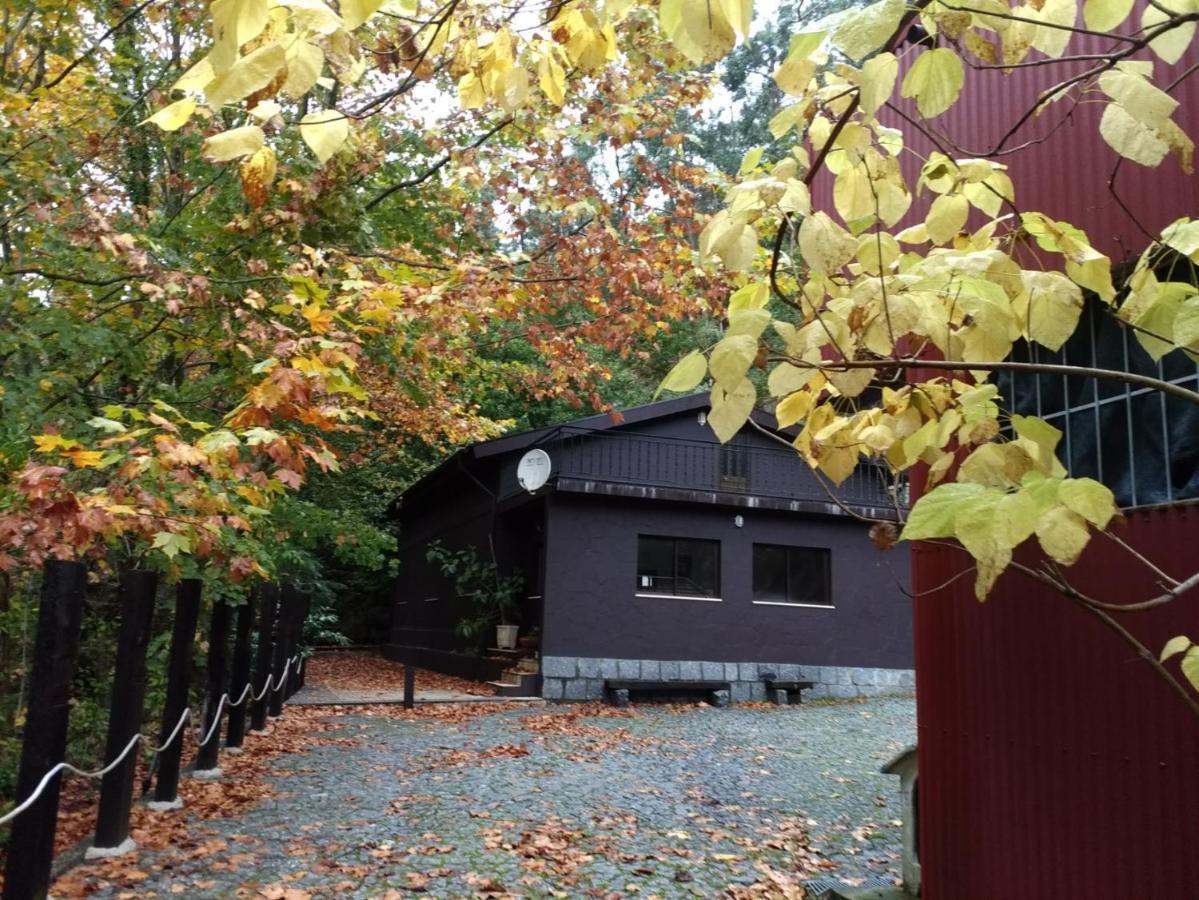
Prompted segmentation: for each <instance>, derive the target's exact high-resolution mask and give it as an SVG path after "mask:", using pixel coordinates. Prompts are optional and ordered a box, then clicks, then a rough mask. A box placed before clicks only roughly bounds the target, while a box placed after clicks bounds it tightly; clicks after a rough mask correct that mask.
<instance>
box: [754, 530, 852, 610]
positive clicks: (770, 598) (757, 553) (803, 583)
mask: <svg viewBox="0 0 1199 900" xmlns="http://www.w3.org/2000/svg"><path fill="white" fill-rule="evenodd" d="M830 556H831V554H830V553H829V551H828V549H827V548H824V547H788V546H783V545H780V544H754V560H753V563H754V603H762V604H768V605H779V606H832V605H833V589H832V572H831V570H832V566H831V560H830Z"/></svg>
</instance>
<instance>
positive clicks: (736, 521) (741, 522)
mask: <svg viewBox="0 0 1199 900" xmlns="http://www.w3.org/2000/svg"><path fill="white" fill-rule="evenodd" d="M733 524H734V525H736V526H737V527H738V528H740V527H741V526H742V525H744V524H745V517H744V516H733Z"/></svg>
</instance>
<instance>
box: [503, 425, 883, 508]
mask: <svg viewBox="0 0 1199 900" xmlns="http://www.w3.org/2000/svg"><path fill="white" fill-rule="evenodd" d="M543 449H545V450H546V451H547V452H548V453H549V455H550V458H551V460H552V474H551V479H562V478H569V479H576V480H580V481H594V482H603V483H609V484H627V485H638V486H644V487H657V488H677V489H681V490H689V491H697V492H701V493H726V494H744V495H750V496H756V497H770V498H775V499H782V500H808V501H816V502H826V503H827V502H831V501H830V498H829V492H828V490H826V489H825V487H823V486H822V485H821V483H820V481H819V480H818V479H817V476H816V475H815V474H814V473H813V472H812V470H811V469H810V468H809V467H808V465H807V463H806V462H804V460H803V459H802V458H801V457H800V456H799V454H798V453H796V452H793V451H790V450H787V449H785V448H782V447H780V448H779V449H777V450H775V449H773V448H767V447H761V446H757V445H752V444H749V443H741V442H736V441H734V442H730V443H728V444H723V445H721V444H717V443H714V442H710V441H696V440H687V439H681V438H668V437H659V436H656V435H646V434H630V433H627V432H615V433H613V432H588V431H578V432H572V431H570V430H569V429H563V430H562V431H561V432H559V436H558V437H557V438H556V439H555V440H553V441H550V442H548V443H547V444H546V445H545V446H544V448H543ZM827 483H828V482H826V484H827ZM519 490H520V488H519V485H518V484H517V482H516V476H515V463H512V464H511V465H509V466H506V467H505V468H504V470H503V471H502V472H501V476H500V496H501V497H509V496H513V495H514V494H516V493H517V492H518V491H519ZM834 491H835V494H836V496H837V497H838V498H839V499H840V500H841V501H842V502H843V503H845V504H846V505H848V506H854V507H882V508H891V507H892V506H893V505H894V501H893V500H892V498H891V496H890V494H889V493H888V488H887V484H886V482H885V478H884V474H883V472H882V471H881V470H879V469H878V467H876V466H873V465H870V464H862V465H859V467H858V469H857V470H856V471H855V472H854V473H853V474H852V475H850V476H849V478H847V479H846V480H845V482H843V483H842V484H841V485H840V486H839V487H837V488H835V489H834ZM902 499H903V498H902V497H901V500H902Z"/></svg>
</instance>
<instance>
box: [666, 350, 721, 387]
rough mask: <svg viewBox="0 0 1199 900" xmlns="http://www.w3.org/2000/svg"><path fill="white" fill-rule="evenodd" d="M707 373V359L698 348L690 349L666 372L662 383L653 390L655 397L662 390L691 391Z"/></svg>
mask: <svg viewBox="0 0 1199 900" xmlns="http://www.w3.org/2000/svg"><path fill="white" fill-rule="evenodd" d="M707 374H708V361H707V360H706V359H704V355H703V354H702V353H700V352H699V351H698V350H692V351H691V352H690V353H688V354H687V355H686V356H684V357H683V358H682V359H680V360H679V361H678V362H677V363H675V365H674V368H673V369H671V370H670V372H668V373H667V375H666V377H665V378H663V379H662V383H661V384H660V385H658V390H657V391H655V392H654V396H655V397H657V396H658V394H660V393H662V391H675V392H677V393H687V392H688V391H693V390H695V388H696V387H697V386H698V385H699V383H700V382H701V381H703V380H704V376H705V375H707Z"/></svg>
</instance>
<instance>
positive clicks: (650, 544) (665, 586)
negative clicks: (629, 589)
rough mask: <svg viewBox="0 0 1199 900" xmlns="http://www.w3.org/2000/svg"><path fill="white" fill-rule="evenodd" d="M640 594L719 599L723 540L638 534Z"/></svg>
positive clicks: (638, 591) (638, 588) (638, 586)
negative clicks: (721, 541)
mask: <svg viewBox="0 0 1199 900" xmlns="http://www.w3.org/2000/svg"><path fill="white" fill-rule="evenodd" d="M637 594H638V596H656V597H678V598H680V599H695V600H716V599H719V597H720V541H710V540H702V539H698V538H679V537H665V536H659V535H646V534H642V535H638V537H637Z"/></svg>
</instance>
